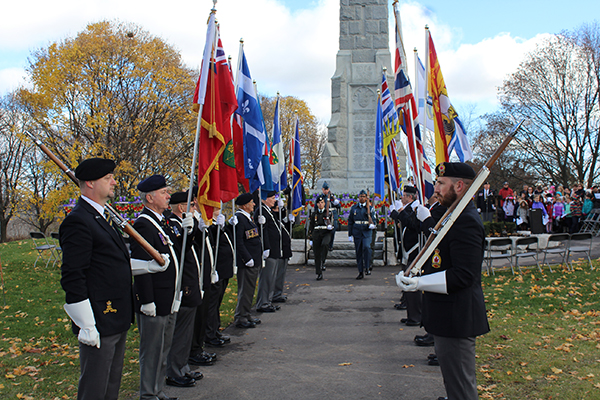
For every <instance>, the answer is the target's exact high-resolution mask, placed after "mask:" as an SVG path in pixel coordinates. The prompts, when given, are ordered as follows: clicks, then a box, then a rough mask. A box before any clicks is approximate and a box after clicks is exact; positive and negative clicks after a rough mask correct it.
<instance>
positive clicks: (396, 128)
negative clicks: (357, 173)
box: [381, 72, 400, 156]
mask: <svg viewBox="0 0 600 400" xmlns="http://www.w3.org/2000/svg"><path fill="white" fill-rule="evenodd" d="M381 109H382V110H381V112H382V119H383V122H382V123H383V125H382V128H383V155H384V156H387V153H388V151H387V149H388V146H389V145H390V143H391V142H392V140H394V139H395V138H396V136H397V135H398V133H399V132H400V121H399V120H398V113H397V112H396V109H395V108H394V101H393V100H392V95H391V94H390V88H389V87H388V83H387V78H386V76H385V72H383V73H382V78H381Z"/></svg>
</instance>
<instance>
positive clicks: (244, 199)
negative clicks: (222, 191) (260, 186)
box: [235, 193, 252, 206]
mask: <svg viewBox="0 0 600 400" xmlns="http://www.w3.org/2000/svg"><path fill="white" fill-rule="evenodd" d="M251 201H252V193H242V194H240V195H239V196H238V197H237V199H235V205H236V206H243V205H244V204H248V203H250V202H251Z"/></svg>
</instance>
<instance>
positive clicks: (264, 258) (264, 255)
mask: <svg viewBox="0 0 600 400" xmlns="http://www.w3.org/2000/svg"><path fill="white" fill-rule="evenodd" d="M269 254H271V250H269V249H267V250H265V251H263V260H266V259H267V258H269Z"/></svg>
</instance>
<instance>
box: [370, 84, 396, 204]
mask: <svg viewBox="0 0 600 400" xmlns="http://www.w3.org/2000/svg"><path fill="white" fill-rule="evenodd" d="M384 79H385V75H384ZM388 93H389V90H388ZM381 101H382V98H381V97H378V99H377V115H376V117H375V186H374V187H373V194H374V195H375V196H379V198H380V199H383V198H384V196H385V183H384V177H383V174H384V169H385V168H384V165H383V143H384V137H383V135H384V134H383V123H384V120H383V118H384V117H383V112H382V110H381V108H382V106H381ZM392 108H393V106H392Z"/></svg>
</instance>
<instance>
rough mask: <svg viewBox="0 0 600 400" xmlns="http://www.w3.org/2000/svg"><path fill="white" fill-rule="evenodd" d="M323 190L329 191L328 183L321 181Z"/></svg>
mask: <svg viewBox="0 0 600 400" xmlns="http://www.w3.org/2000/svg"><path fill="white" fill-rule="evenodd" d="M323 189H329V183H327V181H323Z"/></svg>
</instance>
